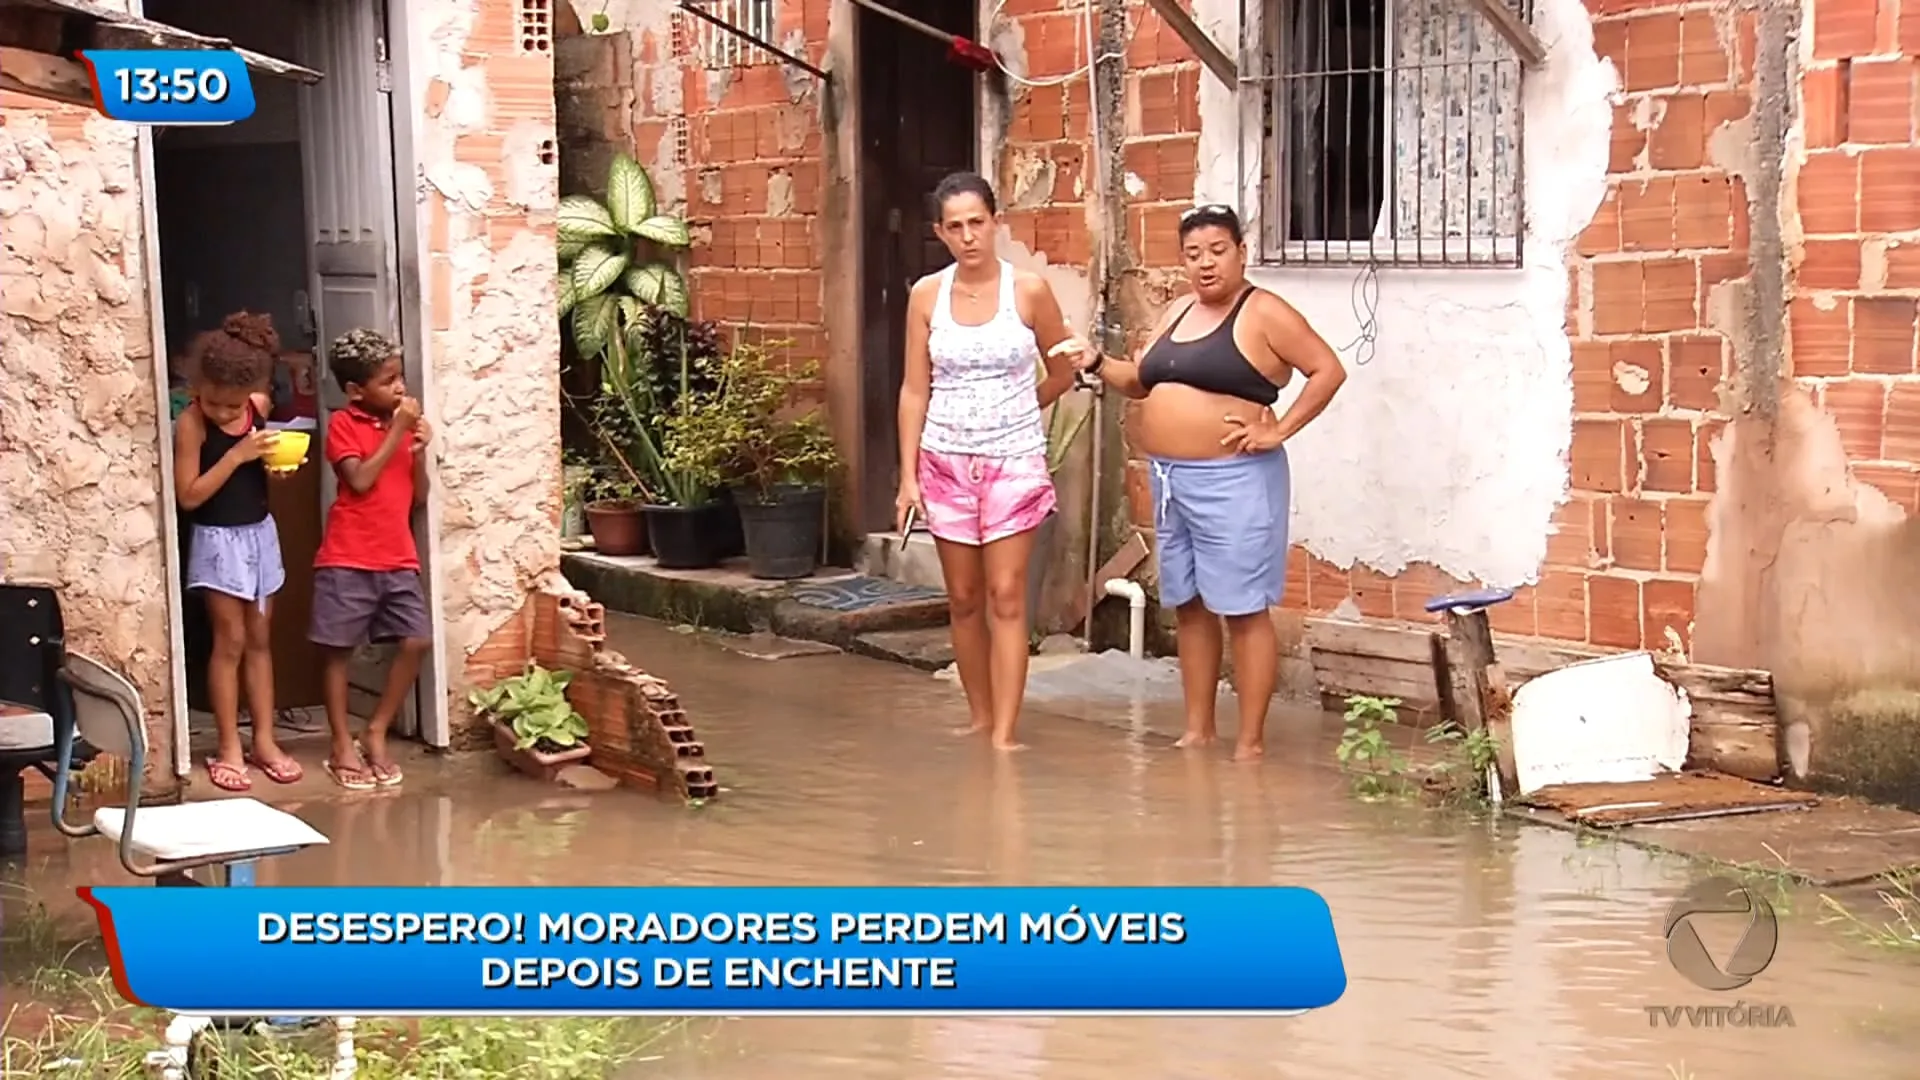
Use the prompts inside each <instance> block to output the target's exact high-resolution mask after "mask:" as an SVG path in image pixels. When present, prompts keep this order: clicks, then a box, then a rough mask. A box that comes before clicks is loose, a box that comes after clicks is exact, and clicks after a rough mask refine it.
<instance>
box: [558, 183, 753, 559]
mask: <svg viewBox="0 0 1920 1080" xmlns="http://www.w3.org/2000/svg"><path fill="white" fill-rule="evenodd" d="M657 209H658V207H657V206H656V203H655V197H654V190H653V182H652V180H650V179H649V178H648V176H647V173H646V170H645V169H643V168H641V167H640V165H639V164H638V163H637V162H635V161H634V160H633V158H632V157H630V156H628V155H626V154H619V155H616V156H615V157H614V159H613V163H612V165H611V166H609V168H608V170H607V194H606V200H605V202H602V201H600V200H598V199H595V198H593V197H592V196H589V195H569V196H567V197H566V198H564V199H562V200H560V206H559V211H558V222H557V229H558V233H559V251H560V287H559V291H560V300H559V311H560V315H561V317H562V318H564V319H565V320H566V328H567V331H568V335H569V337H570V338H571V340H572V344H573V348H574V351H575V353H576V354H578V355H579V356H581V357H583V358H591V359H593V360H595V361H597V362H598V364H599V368H600V378H599V391H600V392H599V394H598V396H597V397H596V399H595V400H594V401H593V402H592V403H591V405H590V406H588V407H586V408H585V409H582V410H581V411H582V412H584V413H585V416H584V417H583V418H584V419H585V420H586V422H587V428H588V429H589V430H590V431H591V432H592V438H593V441H594V443H595V447H594V450H595V455H594V456H595V458H596V460H597V462H598V469H597V477H596V483H595V487H596V491H595V497H594V498H592V499H591V500H590V501H589V502H588V505H587V507H586V516H587V524H588V529H589V531H591V532H592V533H594V535H595V540H594V544H595V547H597V548H599V549H600V550H601V551H602V552H605V553H607V554H639V553H640V552H641V551H643V550H646V549H647V548H649V547H651V549H652V550H653V553H654V555H655V556H656V557H657V558H658V559H659V561H660V565H661V566H663V567H667V568H672V569H697V568H701V567H707V566H712V565H714V564H715V563H717V562H719V558H720V557H719V555H718V554H716V553H715V548H716V545H715V543H714V536H713V535H712V534H714V533H716V532H717V531H718V530H717V529H716V528H715V525H714V523H713V522H714V519H715V518H717V517H718V516H719V514H720V508H719V504H718V502H717V500H715V499H714V497H713V495H712V489H713V486H714V485H713V484H711V483H710V482H709V481H708V480H707V479H706V478H704V477H701V476H699V475H696V474H693V473H690V472H688V471H686V470H683V469H670V468H668V467H667V466H666V463H665V458H664V455H663V453H662V450H661V445H660V437H661V423H662V419H663V414H664V413H665V411H666V410H668V409H670V408H688V407H690V406H691V394H690V392H689V391H690V390H691V389H692V388H693V384H694V375H695V370H694V365H693V364H692V363H691V359H692V358H691V357H689V356H688V354H687V350H686V348H685V340H686V335H685V334H681V335H680V338H681V342H682V347H681V348H680V350H679V356H678V364H677V367H678V371H677V378H672V377H664V378H663V377H662V375H661V373H660V367H661V361H662V358H661V357H660V356H659V355H658V352H659V350H658V349H657V347H656V346H657V340H656V339H657V336H658V324H659V322H660V321H661V320H662V319H673V320H679V321H680V322H681V323H682V324H684V321H685V318H686V314H687V308H688V297H687V287H686V281H685V280H684V279H683V278H682V277H681V276H680V271H679V270H678V269H677V268H676V267H675V266H674V265H673V263H674V260H675V259H676V258H677V257H678V252H679V251H680V250H682V249H684V248H686V247H687V245H688V243H689V234H688V231H687V224H686V222H685V221H682V220H681V219H680V218H678V217H674V216H673V215H670V214H661V213H657V212H656V211H657ZM669 388H671V389H673V390H674V391H676V393H675V394H674V395H673V397H674V398H675V400H673V401H668V400H666V395H665V394H664V391H665V390H666V389H669ZM569 400H570V401H571V399H569ZM572 404H574V406H575V407H576V409H579V408H580V406H579V403H578V402H577V401H573V402H572ZM643 522H644V524H643ZM602 535H606V536H608V537H609V538H610V539H611V540H612V549H611V550H609V548H608V547H607V546H603V545H602V542H601V539H600V538H601V536H602ZM643 536H644V540H643V539H641V538H642V537H643Z"/></svg>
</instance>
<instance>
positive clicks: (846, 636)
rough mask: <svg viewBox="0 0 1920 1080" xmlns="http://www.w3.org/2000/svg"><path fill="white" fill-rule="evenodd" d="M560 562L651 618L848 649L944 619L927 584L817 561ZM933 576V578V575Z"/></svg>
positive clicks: (608, 601) (598, 596) (583, 554)
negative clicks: (801, 574) (792, 573)
mask: <svg viewBox="0 0 1920 1080" xmlns="http://www.w3.org/2000/svg"><path fill="white" fill-rule="evenodd" d="M560 568H561V570H562V572H563V573H565V574H566V576H567V580H568V581H569V582H571V583H572V584H573V586H574V588H576V589H580V590H581V591H583V592H585V593H587V594H588V595H589V596H591V597H593V598H594V600H596V601H598V602H599V603H601V604H604V605H605V606H606V607H607V608H608V610H611V611H624V612H626V613H627V614H629V615H643V616H646V617H647V618H651V619H660V620H663V621H666V622H672V623H682V624H688V625H692V626H697V627H701V628H705V629H712V630H725V631H728V632H730V633H735V634H752V633H772V634H777V635H779V636H781V637H787V638H796V639H799V640H801V641H819V642H825V643H827V644H829V645H835V646H838V647H840V648H843V649H850V648H852V647H853V645H854V639H855V638H858V637H860V636H861V635H863V634H872V633H877V632H882V631H891V630H918V629H924V628H930V627H931V628H938V629H939V632H940V633H941V634H942V635H944V634H945V633H946V625H947V597H946V594H945V593H944V592H942V591H940V589H939V588H938V586H937V585H936V586H935V587H933V588H928V587H925V586H920V585H915V584H911V583H906V582H899V581H894V580H890V579H887V578H882V577H879V576H878V575H872V574H864V573H861V572H858V571H854V570H848V569H845V568H843V567H823V568H822V569H821V570H820V571H819V572H818V573H816V574H814V575H813V576H812V577H810V578H803V579H801V580H799V581H762V580H759V579H757V578H754V577H753V576H752V575H750V574H748V573H747V570H746V564H745V560H742V559H736V560H729V561H728V562H727V563H726V564H724V565H722V566H719V567H715V568H713V569H710V570H667V569H662V568H661V567H660V565H659V564H658V563H657V562H655V561H654V560H653V559H652V558H649V557H645V556H616V555H601V554H599V553H597V552H591V551H576V552H567V553H565V554H563V555H562V556H561V558H560ZM935 580H936V581H938V578H937V577H936V578H935Z"/></svg>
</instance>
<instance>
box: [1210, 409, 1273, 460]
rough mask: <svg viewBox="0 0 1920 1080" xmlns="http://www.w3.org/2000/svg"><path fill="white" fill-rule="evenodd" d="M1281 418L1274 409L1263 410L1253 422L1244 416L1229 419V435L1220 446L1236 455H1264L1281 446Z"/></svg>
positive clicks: (1222, 440) (1221, 441)
mask: <svg viewBox="0 0 1920 1080" xmlns="http://www.w3.org/2000/svg"><path fill="white" fill-rule="evenodd" d="M1281 442H1282V439H1281V438H1280V418H1279V417H1276V416H1274V415H1273V410H1272V409H1261V410H1260V415H1259V416H1257V417H1255V418H1254V419H1252V420H1248V419H1247V418H1246V417H1244V416H1228V417H1227V434H1226V437H1225V438H1223V439H1221V440H1220V445H1221V446H1224V447H1226V448H1227V449H1228V450H1231V451H1233V452H1234V453H1236V454H1264V453H1266V452H1267V451H1269V450H1272V449H1273V448H1275V447H1277V446H1279V445H1280V443H1281Z"/></svg>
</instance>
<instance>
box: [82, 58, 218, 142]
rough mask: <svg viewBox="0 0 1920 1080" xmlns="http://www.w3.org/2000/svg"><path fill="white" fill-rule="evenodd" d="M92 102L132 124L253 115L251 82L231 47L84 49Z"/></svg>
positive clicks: (200, 121) (208, 121) (112, 116)
mask: <svg viewBox="0 0 1920 1080" xmlns="http://www.w3.org/2000/svg"><path fill="white" fill-rule="evenodd" d="M80 60H81V62H82V63H84V64H86V66H87V70H88V71H89V72H90V73H91V74H92V76H93V93H94V99H95V101H96V102H97V103H98V105H99V108H100V112H101V113H102V114H103V115H105V116H107V117H108V118H110V119H114V120H125V121H127V122H128V123H133V124H155V125H175V124H231V123H234V122H235V121H239V120H245V119H246V118H247V117H249V116H252V115H253V110H254V98H253V79H252V76H251V73H249V72H248V71H247V64H246V61H245V60H242V59H241V58H240V54H239V53H237V52H234V51H233V50H231V49H86V50H83V51H82V52H81V53H80Z"/></svg>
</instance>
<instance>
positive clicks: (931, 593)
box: [789, 574, 947, 612]
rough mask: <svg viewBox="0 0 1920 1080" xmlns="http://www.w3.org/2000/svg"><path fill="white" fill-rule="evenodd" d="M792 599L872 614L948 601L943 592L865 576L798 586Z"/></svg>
mask: <svg viewBox="0 0 1920 1080" xmlns="http://www.w3.org/2000/svg"><path fill="white" fill-rule="evenodd" d="M789 595H791V596H792V597H793V598H794V599H795V600H797V601H799V602H800V603H802V604H805V605H807V606H808V607H817V608H825V609H826V610H828V611H838V612H851V611H868V610H871V609H873V608H877V607H888V606H890V605H893V604H925V603H928V602H931V601H934V600H945V599H946V598H947V594H946V593H943V592H941V591H940V590H939V589H929V588H927V587H926V586H925V585H908V584H906V583H904V582H899V581H889V580H888V579H886V578H876V577H867V576H866V575H864V574H855V575H853V576H851V577H843V578H836V579H834V580H832V581H809V582H807V583H806V584H804V585H795V586H794V587H793V592H792V593H790V594H789Z"/></svg>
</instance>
